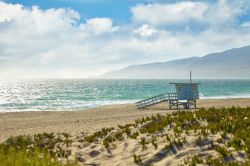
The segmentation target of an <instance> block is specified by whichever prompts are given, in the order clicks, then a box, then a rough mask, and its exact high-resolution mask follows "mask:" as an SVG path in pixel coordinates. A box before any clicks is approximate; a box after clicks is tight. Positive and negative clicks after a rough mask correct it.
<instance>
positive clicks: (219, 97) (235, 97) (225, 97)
mask: <svg viewBox="0 0 250 166" xmlns="http://www.w3.org/2000/svg"><path fill="white" fill-rule="evenodd" d="M199 97H200V99H201V100H205V99H237V98H250V94H233V95H217V96H204V95H203V94H202V93H200V94H199Z"/></svg>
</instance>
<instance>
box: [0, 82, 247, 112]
mask: <svg viewBox="0 0 250 166" xmlns="http://www.w3.org/2000/svg"><path fill="white" fill-rule="evenodd" d="M187 81H188V80H2V81H0V111H1V112H12V111H39V110H53V111H54V110H84V109H89V108H93V107H97V106H101V105H106V104H119V103H131V102H135V101H138V100H141V99H144V98H147V97H151V96H154V95H158V94H162V93H167V92H175V89H174V87H173V85H170V84H169V83H170V82H187ZM193 82H200V83H201V85H200V87H199V90H200V98H201V99H206V98H244V97H250V80H193Z"/></svg>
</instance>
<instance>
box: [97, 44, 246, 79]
mask: <svg viewBox="0 0 250 166" xmlns="http://www.w3.org/2000/svg"><path fill="white" fill-rule="evenodd" d="M189 70H192V73H193V76H194V78H196V79H250V46H245V47H241V48H233V49H230V50H227V51H223V52H219V53H212V54H208V55H206V56H203V57H190V58H185V59H177V60H173V61H167V62H155V63H149V64H141V65H133V66H128V67H126V68H123V69H121V70H115V71H110V72H107V73H105V74H103V75H101V76H100V77H99V78H107V79H186V78H188V77H189V75H188V73H189Z"/></svg>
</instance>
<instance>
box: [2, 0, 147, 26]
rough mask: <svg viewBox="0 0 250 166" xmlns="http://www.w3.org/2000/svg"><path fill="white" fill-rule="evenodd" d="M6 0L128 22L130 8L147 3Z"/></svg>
mask: <svg viewBox="0 0 250 166" xmlns="http://www.w3.org/2000/svg"><path fill="white" fill-rule="evenodd" d="M6 2H10V3H21V4H23V5H25V6H27V7H32V6H33V5H37V6H40V7H41V8H42V9H49V8H62V7H63V8H68V7H70V8H72V9H74V10H77V11H78V12H80V13H81V15H82V16H83V17H84V16H85V17H87V18H91V17H110V18H112V19H114V21H115V22H126V21H130V18H131V12H130V8H131V7H132V6H134V5H136V4H138V3H146V2H147V0H43V1H31V0H23V1H17V0H10V1H9V0H7V1H6Z"/></svg>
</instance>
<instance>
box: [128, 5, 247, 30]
mask: <svg viewBox="0 0 250 166" xmlns="http://www.w3.org/2000/svg"><path fill="white" fill-rule="evenodd" d="M249 5H250V3H249V1H248V0H237V1H235V0H218V1H217V2H215V3H211V2H207V1H203V2H202V1H185V2H176V3H152V4H139V5H137V6H135V7H132V8H131V12H132V15H133V19H134V22H136V23H138V22H140V23H148V24H150V25H154V26H159V25H171V26H173V25H175V26H176V25H177V26H179V25H183V26H184V27H186V24H192V25H194V24H197V25H198V26H200V24H205V25H206V26H207V27H209V26H214V27H220V26H221V25H222V26H229V25H232V24H233V23H234V22H235V21H237V18H238V17H239V16H241V15H243V14H245V13H246V11H248V10H249Z"/></svg>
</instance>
